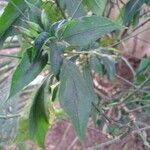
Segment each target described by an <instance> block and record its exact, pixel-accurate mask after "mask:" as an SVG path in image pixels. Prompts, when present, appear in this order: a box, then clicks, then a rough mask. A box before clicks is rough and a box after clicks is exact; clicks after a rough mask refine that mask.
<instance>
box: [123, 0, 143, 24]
mask: <svg viewBox="0 0 150 150" xmlns="http://www.w3.org/2000/svg"><path fill="white" fill-rule="evenodd" d="M144 2H145V0H130V1H129V2H128V3H127V4H126V6H125V12H124V18H123V20H124V21H123V22H124V24H125V25H127V24H128V23H130V21H131V20H132V19H133V17H134V15H135V14H136V13H137V12H138V11H139V10H140V8H141V7H142V5H143V4H144Z"/></svg>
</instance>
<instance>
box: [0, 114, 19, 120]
mask: <svg viewBox="0 0 150 150" xmlns="http://www.w3.org/2000/svg"><path fill="white" fill-rule="evenodd" d="M19 116H20V114H14V115H0V119H10V118H16V117H19Z"/></svg>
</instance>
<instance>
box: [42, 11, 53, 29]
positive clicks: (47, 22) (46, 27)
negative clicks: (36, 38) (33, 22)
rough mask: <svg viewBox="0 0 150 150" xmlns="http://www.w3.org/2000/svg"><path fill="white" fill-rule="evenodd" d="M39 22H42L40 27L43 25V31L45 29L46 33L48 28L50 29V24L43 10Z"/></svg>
mask: <svg viewBox="0 0 150 150" xmlns="http://www.w3.org/2000/svg"><path fill="white" fill-rule="evenodd" d="M41 22H42V25H43V27H44V29H45V30H46V31H48V28H49V27H50V25H51V22H50V19H49V18H48V16H47V14H46V11H45V10H42V14H41Z"/></svg>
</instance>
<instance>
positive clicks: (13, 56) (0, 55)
mask: <svg viewBox="0 0 150 150" xmlns="http://www.w3.org/2000/svg"><path fill="white" fill-rule="evenodd" d="M0 57H10V58H17V59H21V57H19V56H15V55H6V54H0Z"/></svg>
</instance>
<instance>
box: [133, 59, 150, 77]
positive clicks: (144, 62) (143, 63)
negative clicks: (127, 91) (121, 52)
mask: <svg viewBox="0 0 150 150" xmlns="http://www.w3.org/2000/svg"><path fill="white" fill-rule="evenodd" d="M148 67H150V57H148V58H143V59H142V60H141V62H140V65H139V67H138V69H137V71H136V72H137V74H140V73H142V72H144V71H145V70H146V69H147V68H148Z"/></svg>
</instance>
